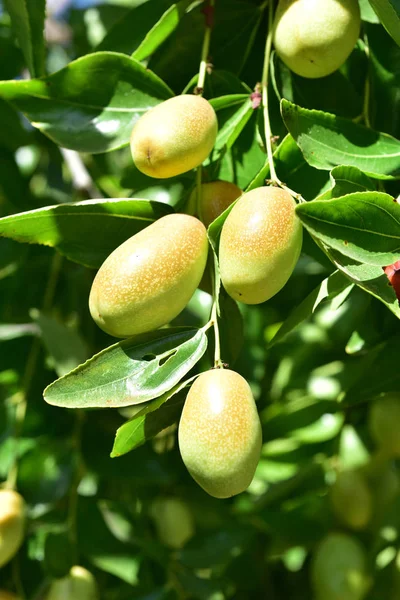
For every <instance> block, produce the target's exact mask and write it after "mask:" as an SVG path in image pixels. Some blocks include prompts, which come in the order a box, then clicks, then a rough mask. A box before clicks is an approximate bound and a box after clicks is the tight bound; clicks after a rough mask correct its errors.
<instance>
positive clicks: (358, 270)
mask: <svg viewBox="0 0 400 600" xmlns="http://www.w3.org/2000/svg"><path fill="white" fill-rule="evenodd" d="M326 251H327V254H328V256H329V258H330V259H331V261H332V262H333V263H334V264H335V265H336V267H337V268H338V269H340V271H341V272H342V273H344V275H346V277H348V279H349V280H350V281H352V282H353V283H355V284H356V285H358V286H359V287H360V288H361V289H363V290H364V291H366V292H368V293H369V294H371V295H372V296H374V297H375V298H377V299H378V300H380V301H381V302H382V303H383V304H385V306H387V308H388V309H389V310H390V311H391V312H392V313H393V314H394V315H396V317H397V318H398V319H400V306H399V301H398V299H397V297H396V294H395V291H394V289H393V287H392V286H391V285H390V283H389V280H388V278H387V276H386V275H385V273H384V272H383V270H382V268H381V267H379V266H376V265H367V264H363V263H360V262H357V261H355V260H353V259H351V258H349V257H348V256H344V255H343V254H341V253H340V252H337V251H336V250H333V249H332V248H329V249H326Z"/></svg>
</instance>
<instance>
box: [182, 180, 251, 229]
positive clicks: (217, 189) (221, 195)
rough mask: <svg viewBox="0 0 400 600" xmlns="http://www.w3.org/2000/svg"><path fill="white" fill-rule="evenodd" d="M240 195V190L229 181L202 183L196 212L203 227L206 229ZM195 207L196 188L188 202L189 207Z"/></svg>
mask: <svg viewBox="0 0 400 600" xmlns="http://www.w3.org/2000/svg"><path fill="white" fill-rule="evenodd" d="M242 193H243V192H242V190H241V189H240V188H239V187H238V186H237V185H236V184H234V183H231V182H230V181H221V180H217V181H210V183H203V184H202V185H201V187H200V207H198V210H197V211H196V212H197V213H198V216H199V218H201V220H202V221H203V223H204V225H205V226H206V227H208V226H209V225H210V223H212V222H213V221H214V220H215V219H216V218H217V217H219V215H220V214H222V213H223V212H224V210H226V209H227V208H228V206H230V205H231V204H232V202H234V201H235V200H237V198H239V196H241V195H242ZM196 205H197V188H195V189H194V190H193V191H192V193H191V195H190V200H189V206H196Z"/></svg>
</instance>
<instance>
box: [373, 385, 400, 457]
mask: <svg viewBox="0 0 400 600" xmlns="http://www.w3.org/2000/svg"><path fill="white" fill-rule="evenodd" d="M369 427H370V432H371V435H372V437H373V439H374V441H375V442H376V444H378V446H379V447H380V448H381V449H382V450H383V451H385V452H387V453H388V454H389V455H391V456H400V394H398V393H395V392H394V393H390V394H385V395H383V396H381V397H380V398H377V399H376V400H375V402H374V403H373V404H372V406H371V409H370V414H369Z"/></svg>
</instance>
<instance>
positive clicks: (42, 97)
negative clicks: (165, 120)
mask: <svg viewBox="0 0 400 600" xmlns="http://www.w3.org/2000/svg"><path fill="white" fill-rule="evenodd" d="M171 95H172V92H171V91H170V90H169V88H168V87H167V86H166V85H165V83H163V81H161V79H159V78H158V77H157V76H156V75H154V73H152V72H151V71H149V70H147V69H145V68H144V67H143V66H142V65H141V64H140V63H139V62H137V61H135V60H133V59H131V58H128V57H127V56H125V55H124V54H117V53H114V52H97V53H95V54H89V55H87V56H84V57H82V58H78V59H77V60H75V61H73V62H71V63H70V64H69V65H67V66H66V67H65V68H64V69H61V71H57V72H56V73H54V74H52V75H50V76H49V77H45V78H42V79H32V80H30V81H2V82H0V97H1V98H4V99H5V100H9V101H10V102H12V103H13V104H14V106H16V107H17V108H18V109H19V110H21V111H22V112H23V113H24V114H25V115H26V116H27V118H28V119H29V120H30V121H31V122H32V124H33V125H35V127H38V128H39V129H40V130H41V131H42V132H43V133H45V134H46V135H47V136H48V137H49V138H50V139H52V140H53V141H54V142H55V143H56V144H58V145H60V146H64V147H65V148H71V149H73V150H78V151H80V152H93V153H95V152H106V151H108V150H113V149H115V148H119V147H120V146H123V145H125V144H127V143H128V142H129V138H130V134H131V131H132V127H133V124H134V123H135V122H136V121H137V120H138V119H139V118H140V117H141V115H143V114H144V113H145V112H146V111H147V110H149V109H150V108H152V107H153V106H155V105H156V104H159V103H160V102H162V101H163V100H167V99H168V98H170V97H171Z"/></svg>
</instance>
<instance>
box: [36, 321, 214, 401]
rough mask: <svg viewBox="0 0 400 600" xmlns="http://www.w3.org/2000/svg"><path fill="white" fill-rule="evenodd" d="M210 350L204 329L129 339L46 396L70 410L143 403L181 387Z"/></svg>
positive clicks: (63, 379) (55, 385)
mask: <svg viewBox="0 0 400 600" xmlns="http://www.w3.org/2000/svg"><path fill="white" fill-rule="evenodd" d="M142 340H143V341H142ZM206 348H207V336H206V334H205V332H204V331H203V330H202V329H199V330H193V329H189V330H187V329H183V330H179V329H178V330H176V329H161V330H160V331H156V332H153V333H152V334H148V335H146V336H141V337H140V338H130V339H128V340H125V341H123V342H118V344H115V345H113V346H110V347H109V348H106V349H105V350H103V351H102V352H100V353H99V354H96V355H95V356H93V358H91V359H90V360H88V361H87V362H86V363H85V364H84V365H81V366H80V367H78V368H77V369H74V370H73V371H71V372H70V373H69V374H68V375H65V376H64V377H61V379H58V380H57V381H55V382H54V383H52V384H51V385H49V386H48V387H47V388H46V389H45V391H44V398H45V400H46V402H48V403H49V404H53V405H55V406H63V407H68V408H88V407H97V408H100V407H105V408H112V407H120V406H131V405H133V404H141V403H142V402H147V401H148V400H152V399H153V398H158V396H161V395H162V394H164V393H165V392H167V391H168V390H170V389H171V388H173V387H174V386H175V385H176V384H177V383H179V381H181V379H182V378H183V377H184V376H185V375H186V373H188V372H189V371H190V370H191V369H192V367H193V366H194V365H195V364H196V363H197V362H198V360H200V358H201V357H202V356H203V354H204V352H205V351H206Z"/></svg>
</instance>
